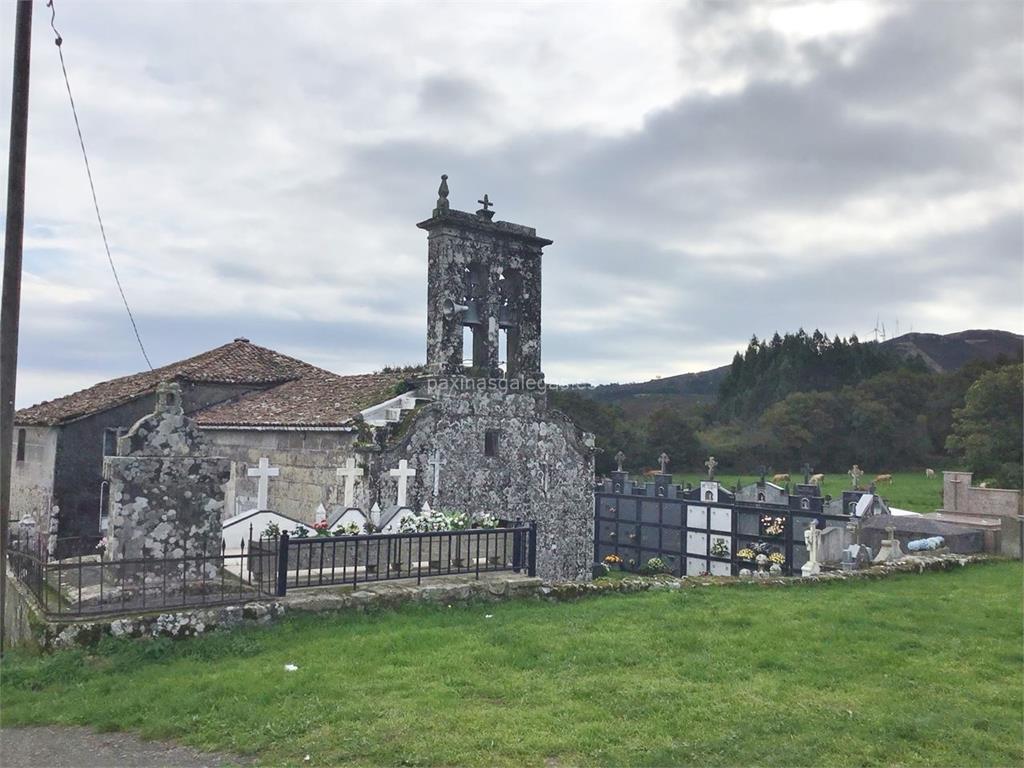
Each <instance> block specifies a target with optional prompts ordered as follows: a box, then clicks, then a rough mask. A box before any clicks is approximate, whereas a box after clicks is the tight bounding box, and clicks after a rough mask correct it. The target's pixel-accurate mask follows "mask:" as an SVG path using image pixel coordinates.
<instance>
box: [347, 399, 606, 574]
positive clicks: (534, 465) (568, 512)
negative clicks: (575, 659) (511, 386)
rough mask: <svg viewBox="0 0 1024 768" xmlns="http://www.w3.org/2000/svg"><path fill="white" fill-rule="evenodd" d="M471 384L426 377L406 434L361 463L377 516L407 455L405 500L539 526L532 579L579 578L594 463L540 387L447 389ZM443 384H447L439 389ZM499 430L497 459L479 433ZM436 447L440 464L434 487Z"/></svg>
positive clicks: (586, 564)
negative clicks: (424, 395)
mask: <svg viewBox="0 0 1024 768" xmlns="http://www.w3.org/2000/svg"><path fill="white" fill-rule="evenodd" d="M469 381H471V380H462V381H461V382H459V381H455V380H440V381H434V382H433V384H434V386H430V387H429V389H430V390H432V391H433V393H434V397H435V398H436V399H435V401H434V402H433V403H431V404H430V405H428V406H426V407H424V408H422V409H421V410H420V411H419V412H418V413H417V414H416V415H415V416H414V417H413V418H412V422H411V424H410V425H409V426H408V428H407V431H406V432H405V434H404V435H403V436H402V437H401V438H400V439H399V440H397V441H396V442H395V443H394V444H393V445H389V446H388V447H386V448H385V449H384V450H383V451H382V452H380V453H378V454H371V455H370V456H369V457H368V459H367V461H368V462H369V463H370V465H371V467H372V471H371V472H370V473H369V476H370V478H371V483H373V487H372V488H371V492H373V493H375V495H376V497H377V498H379V499H380V500H381V506H382V508H383V509H384V511H385V513H387V512H388V511H389V509H393V508H394V506H395V500H396V498H397V479H396V478H394V477H392V476H391V475H390V474H389V471H388V470H389V469H390V468H394V467H396V466H398V462H399V460H401V459H407V460H408V462H409V466H411V467H413V468H414V469H415V470H416V476H415V478H413V480H412V482H411V483H410V484H409V504H408V505H409V506H411V507H413V508H415V509H419V508H421V507H422V505H423V503H424V502H429V504H430V506H431V507H432V508H435V509H440V510H442V511H444V512H462V513H466V514H469V515H479V514H483V513H488V514H492V515H495V516H497V517H499V518H506V519H520V520H535V521H536V522H537V575H538V576H541V577H543V578H546V579H580V578H587V577H588V576H589V573H590V566H591V564H592V562H593V558H594V508H593V505H594V484H593V483H594V460H593V451H592V449H591V448H590V447H589V446H588V445H586V444H585V443H584V441H583V439H582V435H581V434H580V433H579V431H578V430H577V429H576V427H575V426H574V425H573V424H572V423H571V422H570V421H569V420H568V419H567V418H566V417H565V416H563V415H562V414H560V413H558V412H557V411H554V410H552V409H550V408H549V407H548V405H547V397H546V396H545V394H544V393H532V394H525V393H524V394H512V393H503V392H500V391H491V390H485V391H481V392H470V391H466V390H465V389H461V390H456V389H452V388H449V387H450V386H452V385H455V384H458V383H461V384H467V382H469ZM442 384H446V385H448V387H446V388H443V389H442V388H440V385H442ZM489 430H495V431H496V432H497V441H496V442H497V445H496V448H497V451H496V455H495V456H487V455H486V451H485V448H486V435H487V432H488V431H489ZM435 452H436V453H437V455H438V458H439V460H440V462H441V464H440V469H439V475H438V493H437V495H436V496H435V495H434V493H433V490H434V489H433V479H434V468H433V466H432V465H431V464H430V461H431V459H432V458H433V457H434V455H435Z"/></svg>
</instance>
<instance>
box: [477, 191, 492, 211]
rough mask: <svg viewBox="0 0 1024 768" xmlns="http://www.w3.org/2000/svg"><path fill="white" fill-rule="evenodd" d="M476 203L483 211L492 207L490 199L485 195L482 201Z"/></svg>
mask: <svg viewBox="0 0 1024 768" xmlns="http://www.w3.org/2000/svg"><path fill="white" fill-rule="evenodd" d="M477 202H478V203H480V205H482V206H483V207H484V210H485V211H486V210H487V209H488V208H490V207H492V206H493V205H494V203H492V202H491V198H489V197H488V196H487V195H484V199H483V200H477Z"/></svg>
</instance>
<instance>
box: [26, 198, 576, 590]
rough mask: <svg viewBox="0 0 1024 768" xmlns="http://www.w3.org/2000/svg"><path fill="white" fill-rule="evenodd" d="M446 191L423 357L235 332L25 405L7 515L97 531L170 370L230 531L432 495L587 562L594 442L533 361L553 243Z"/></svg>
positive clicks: (556, 561)
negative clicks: (293, 349)
mask: <svg viewBox="0 0 1024 768" xmlns="http://www.w3.org/2000/svg"><path fill="white" fill-rule="evenodd" d="M448 194H449V193H448V187H447V180H446V179H444V178H443V179H442V185H441V188H440V190H439V197H438V201H437V204H436V206H435V208H434V210H433V213H432V215H431V217H430V218H428V219H426V220H425V221H423V222H421V223H420V224H419V225H418V226H419V227H420V228H421V229H423V230H425V231H426V234H427V244H428V245H427V261H428V266H427V333H426V337H427V344H426V347H427V355H426V365H425V366H424V367H422V368H417V369H412V370H387V369H385V370H384V371H381V372H378V373H374V374H366V375H357V376H338V375H336V374H333V373H331V372H329V371H325V370H323V369H320V368H317V367H315V366H312V365H309V364H308V363H304V362H302V361H300V360H296V359H294V358H290V357H287V356H285V355H281V354H280V353H277V352H274V351H273V350H269V349H266V348H264V347H260V346H257V345H255V344H252V343H251V342H249V341H248V340H246V339H236V340H235V341H234V342H232V343H230V344H226V345H223V346H221V347H217V348H215V349H213V350H210V351H208V352H205V353H202V354H200V355H197V356H196V357H194V358H189V359H187V360H183V361H180V362H178V363H174V364H171V365H168V366H164V367H163V368H159V369H156V370H154V371H147V372H144V373H140V374H136V375H133V376H127V377H122V378H120V379H114V380H112V381H108V382H104V383H101V384H97V385H96V386H94V387H90V388H89V389H86V390H83V391H81V392H77V393H74V394H72V395H68V396H66V397H63V398H59V399H57V400H54V401H50V402H46V403H40V404H39V405H36V406H32V407H31V408H27V409H23V410H21V411H19V412H18V413H17V414H16V418H15V442H16V448H15V455H16V461H15V464H14V473H13V478H12V480H13V483H12V485H13V488H12V491H13V493H12V502H13V507H14V511H15V513H16V514H17V515H18V516H19V517H24V516H28V517H31V518H33V519H34V520H35V521H36V524H37V525H38V526H39V528H40V529H41V530H44V531H45V530H50V531H52V532H53V533H54V539H65V540H68V541H71V540H72V539H75V540H78V541H86V542H91V541H98V539H99V537H100V536H102V535H103V533H104V530H105V525H104V523H105V511H106V509H107V508H108V506H109V498H108V495H109V484H108V483H107V481H106V480H105V479H104V477H103V474H102V467H103V459H104V456H109V455H112V454H113V453H114V452H115V450H116V444H117V439H118V437H120V436H121V435H123V434H125V433H126V432H127V431H128V429H130V427H131V426H132V424H134V423H135V422H136V421H137V420H138V419H139V418H142V417H143V416H145V415H146V414H148V413H150V412H151V411H152V407H153V400H154V393H155V391H156V388H157V386H158V385H159V384H160V383H162V382H175V383H177V384H178V385H179V386H180V388H181V391H182V405H183V409H184V412H185V413H186V414H188V415H189V416H190V417H191V418H192V419H194V421H195V423H196V425H197V426H198V428H199V429H200V430H201V431H202V432H203V434H204V436H205V439H206V440H207V441H208V443H209V445H210V449H211V451H212V453H213V454H214V455H217V456H222V457H225V458H226V459H227V460H228V461H229V465H230V474H229V479H228V481H227V483H226V484H225V504H224V518H225V525H226V528H225V531H227V530H228V527H227V526H228V524H229V523H231V522H232V521H244V520H245V519H246V518H247V516H248V517H249V518H251V517H252V513H254V512H259V511H262V510H266V509H269V510H273V511H274V512H276V513H278V514H280V515H282V516H284V517H285V518H287V519H290V520H292V521H294V522H295V523H296V524H304V525H306V526H308V527H311V526H312V525H313V523H315V522H316V521H317V520H319V519H327V520H328V521H329V522H330V523H331V524H332V525H333V524H335V523H337V522H338V521H339V520H342V519H343V518H345V519H362V520H365V521H367V522H368V523H369V524H370V525H372V526H374V527H378V528H380V527H384V526H385V525H386V524H387V523H388V522H389V521H394V520H397V519H398V517H399V516H400V515H401V514H405V513H414V512H418V511H420V510H421V509H422V508H423V507H424V505H429V507H430V508H433V509H438V510H441V511H443V512H447V513H463V514H466V515H468V516H470V517H473V516H479V515H484V514H487V515H492V516H495V517H498V518H502V519H510V520H535V521H536V522H537V525H538V558H537V563H538V573H539V575H541V576H544V577H547V578H581V577H585V576H587V575H588V574H589V570H590V565H591V560H592V557H593V488H594V486H593V479H594V473H593V440H592V438H591V437H590V436H588V435H585V434H583V433H581V432H580V431H579V430H578V429H577V428H576V427H575V425H573V424H572V423H571V422H570V421H569V420H568V419H567V418H566V417H565V416H564V415H562V414H560V413H559V412H557V411H555V410H553V409H552V408H550V407H549V404H548V398H547V392H546V384H545V381H544V375H543V372H542V369H541V317H540V308H541V260H542V251H543V248H544V247H546V246H548V245H550V244H551V241H550V240H546V239H544V238H541V237H538V236H537V234H536V232H535V230H533V229H532V228H530V227H525V226H522V225H517V224H512V223H509V222H504V221H494V220H493V211H491V210H490V202H489V200H488V199H487V197H486V196H485V198H484V201H483V202H484V206H483V208H481V209H480V210H479V211H477V212H476V213H467V212H463V211H458V210H454V209H452V208H451V207H450V206H449V203H448ZM247 525H248V524H246V526H247ZM236 530H237V531H238V532H241V531H242V530H243V527H242V526H241V525H240V526H239V527H238V528H237V529H236ZM85 546H86V547H88V544H86V545H85ZM70 553H71V552H70V551H68V550H64V551H60V550H59V549H58V554H70Z"/></svg>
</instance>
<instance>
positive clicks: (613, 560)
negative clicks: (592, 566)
mask: <svg viewBox="0 0 1024 768" xmlns="http://www.w3.org/2000/svg"><path fill="white" fill-rule="evenodd" d="M602 562H604V564H605V565H607V566H608V568H609V569H611V570H613V571H621V570H622V558H621V557H619V556H618V555H616V554H611V555H605V557H604V560H603V561H602Z"/></svg>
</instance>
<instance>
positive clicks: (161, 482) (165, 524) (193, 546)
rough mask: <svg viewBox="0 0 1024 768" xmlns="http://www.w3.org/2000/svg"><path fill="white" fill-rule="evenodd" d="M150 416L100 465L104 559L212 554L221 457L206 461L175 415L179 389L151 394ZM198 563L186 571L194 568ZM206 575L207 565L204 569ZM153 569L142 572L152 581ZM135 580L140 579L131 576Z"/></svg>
mask: <svg viewBox="0 0 1024 768" xmlns="http://www.w3.org/2000/svg"><path fill="white" fill-rule="evenodd" d="M156 397H157V402H156V408H155V409H154V411H153V413H151V414H149V415H148V416H144V417H143V418H141V419H139V420H138V421H137V422H135V424H134V425H133V426H132V428H131V429H130V430H129V431H128V433H127V434H126V435H124V437H122V438H120V439H119V440H118V442H117V455H116V456H108V457H106V458H105V459H104V462H103V475H104V478H105V479H106V480H108V481H109V482H110V518H109V524H108V534H107V538H108V545H107V554H108V556H109V557H110V558H111V559H125V558H141V557H143V556H145V557H152V558H161V557H163V556H164V555H166V556H167V557H169V558H181V557H183V556H186V555H187V556H191V555H196V554H199V553H201V552H202V551H203V550H204V549H205V550H206V551H207V552H208V554H211V555H213V554H219V552H220V543H221V513H222V511H223V509H224V484H225V483H226V482H227V481H228V479H229V477H230V474H231V463H230V461H229V460H228V459H227V458H222V457H217V456H210V455H209V451H208V447H207V444H206V441H205V439H204V437H203V435H202V434H201V433H200V431H199V429H198V428H197V427H196V425H195V423H194V422H193V421H192V420H191V419H189V418H188V417H187V416H186V415H185V413H184V410H183V409H182V405H181V389H180V387H179V386H178V384H175V383H164V384H160V385H159V387H158V388H157V396H156ZM199 567H200V566H199V565H198V563H193V564H190V565H189V568H192V569H196V568H199ZM206 567H207V569H209V570H211V573H210V574H207V575H213V572H212V569H213V566H212V564H207V566H206ZM157 570H158V566H156V565H154V568H152V569H149V573H147V574H145V575H151V574H154V573H155V572H156V571H157ZM137 575H139V576H141V575H142V573H141V572H139V574H137Z"/></svg>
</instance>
